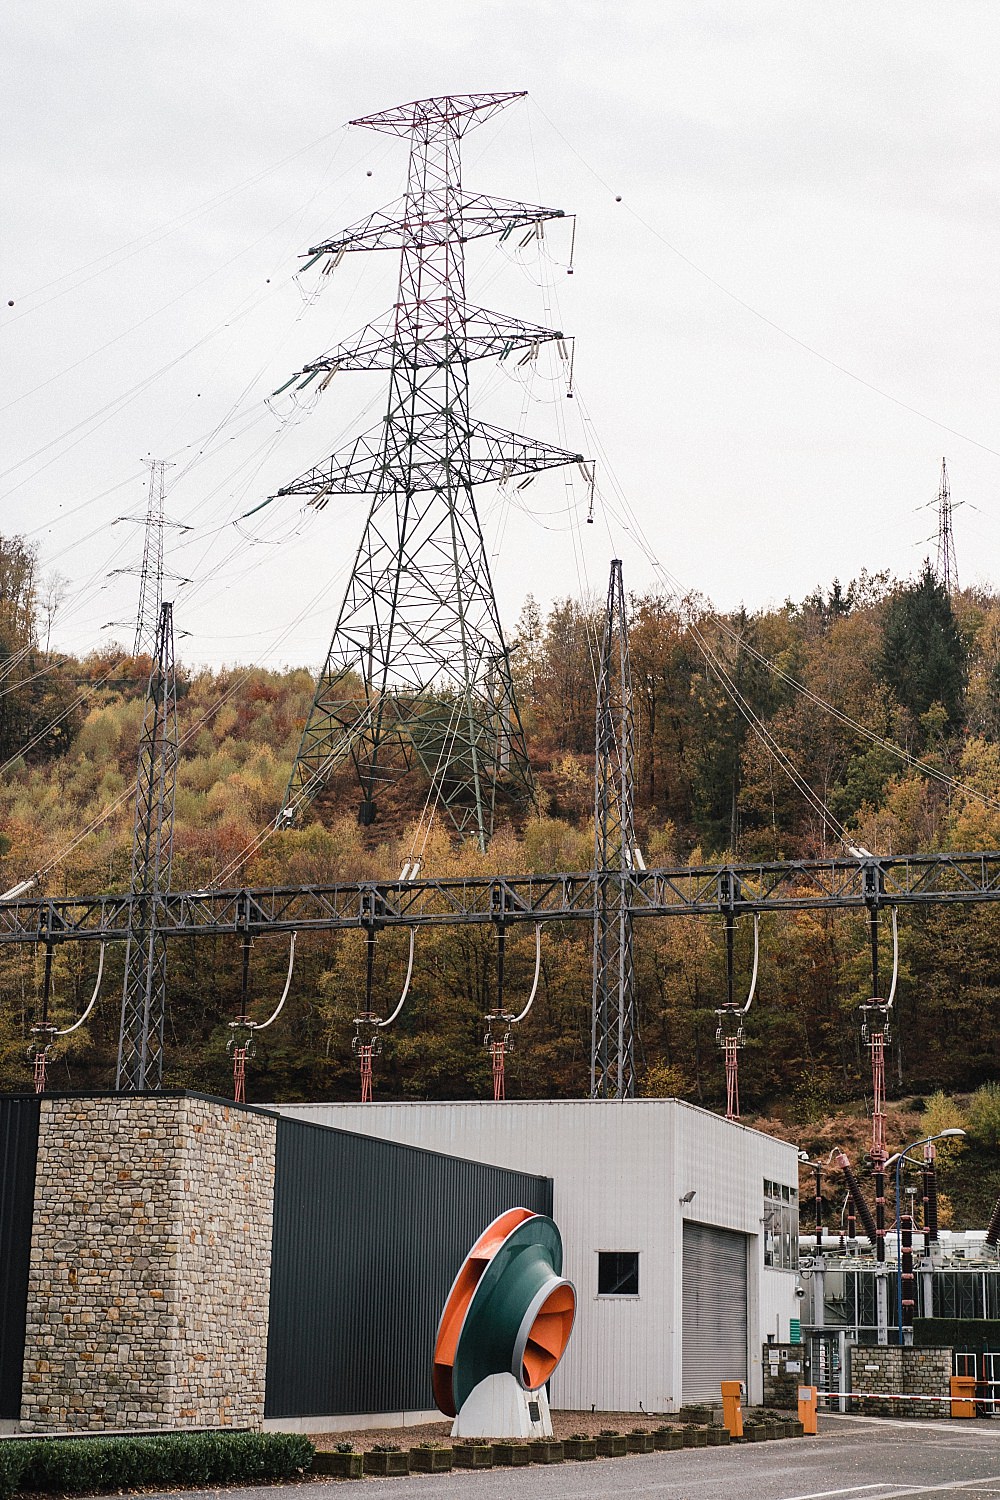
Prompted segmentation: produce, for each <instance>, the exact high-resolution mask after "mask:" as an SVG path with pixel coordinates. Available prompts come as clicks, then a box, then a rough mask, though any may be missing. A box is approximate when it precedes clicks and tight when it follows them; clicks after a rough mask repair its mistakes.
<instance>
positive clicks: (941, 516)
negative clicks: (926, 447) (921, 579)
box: [927, 458, 964, 594]
mask: <svg viewBox="0 0 1000 1500" xmlns="http://www.w3.org/2000/svg"><path fill="white" fill-rule="evenodd" d="M963 503H964V502H963V501H961V500H959V501H957V502H956V501H954V500H952V498H951V483H950V481H949V479H948V462H947V460H946V459H944V458H942V460H941V479H940V481H939V483H938V492H937V495H936V496H935V498H934V499H933V500H932V501H931V502H930V504H929V505H928V507H927V508H928V509H931V508H933V509H934V510H936V511H937V530H936V531H935V532H934V533H933V534H932V535H931V536H929V537H928V538H927V540H928V541H931V542H934V543H935V544H936V547H937V555H936V557H935V560H934V577H935V578H936V579H937V581H938V583H939V584H940V585H941V587H942V588H943V589H944V591H945V593H947V594H954V593H955V592H957V590H958V562H957V559H956V557H955V531H954V527H953V525H952V516H953V514H954V512H955V511H956V510H957V509H958V506H959V505H961V504H963Z"/></svg>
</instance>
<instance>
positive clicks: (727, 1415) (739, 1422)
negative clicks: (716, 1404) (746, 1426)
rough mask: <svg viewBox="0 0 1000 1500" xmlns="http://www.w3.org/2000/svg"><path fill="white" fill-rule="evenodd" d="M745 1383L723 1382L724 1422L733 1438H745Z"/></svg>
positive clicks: (738, 1381)
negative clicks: (743, 1403)
mask: <svg viewBox="0 0 1000 1500" xmlns="http://www.w3.org/2000/svg"><path fill="white" fill-rule="evenodd" d="M742 1402H743V1382H742V1380H724V1381H723V1382H722V1420H723V1423H724V1424H725V1426H726V1427H728V1428H729V1436H730V1437H731V1438H741V1437H742V1436H743V1405H742Z"/></svg>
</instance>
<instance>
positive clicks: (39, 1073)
mask: <svg viewBox="0 0 1000 1500" xmlns="http://www.w3.org/2000/svg"><path fill="white" fill-rule="evenodd" d="M48 1052H49V1049H48V1048H47V1047H43V1048H42V1050H41V1051H40V1052H36V1053H35V1061H34V1067H33V1070H32V1071H33V1074H34V1080H35V1093H36V1094H44V1093H45V1082H46V1079H45V1069H46V1066H47V1063H48Z"/></svg>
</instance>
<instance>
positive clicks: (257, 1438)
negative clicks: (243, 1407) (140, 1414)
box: [0, 1432, 315, 1500]
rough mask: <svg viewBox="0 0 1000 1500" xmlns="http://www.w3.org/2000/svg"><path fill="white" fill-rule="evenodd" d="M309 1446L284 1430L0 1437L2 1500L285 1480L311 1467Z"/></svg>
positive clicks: (305, 1439)
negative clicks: (23, 1494) (21, 1492)
mask: <svg viewBox="0 0 1000 1500" xmlns="http://www.w3.org/2000/svg"><path fill="white" fill-rule="evenodd" d="M11 1450H16V1451H11ZM314 1452H315V1449H314V1448H313V1445H312V1443H311V1442H310V1441H309V1439H308V1438H306V1437H302V1436H301V1435H299V1434H297V1433H288V1432H187V1433H183V1432H178V1433H164V1434H163V1435H154V1436H149V1437H80V1438H39V1439H37V1440H34V1439H32V1440H29V1439H21V1440H19V1441H18V1442H14V1443H10V1442H7V1443H3V1442H0V1500H3V1497H6V1496H9V1495H11V1494H14V1493H15V1492H16V1491H17V1490H27V1491H31V1492H34V1493H37V1494H52V1493H61V1494H79V1493H80V1492H87V1491H96V1490H109V1489H148V1488H163V1487H165V1486H167V1485H177V1486H186V1485H198V1484H211V1485H224V1484H245V1483H253V1482H256V1481H259V1480H270V1479H290V1478H291V1477H292V1476H293V1475H295V1474H299V1473H302V1471H303V1470H305V1469H308V1468H309V1467H310V1465H311V1464H312V1460H313V1454H314Z"/></svg>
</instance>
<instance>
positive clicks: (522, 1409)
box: [451, 1375, 552, 1438]
mask: <svg viewBox="0 0 1000 1500" xmlns="http://www.w3.org/2000/svg"><path fill="white" fill-rule="evenodd" d="M451 1435H452V1437H456V1438H459V1437H461V1438H471V1437H504V1438H538V1437H551V1436H552V1418H551V1416H550V1415H549V1399H548V1397H547V1396H546V1394H545V1387H544V1386H542V1388H541V1390H539V1391H522V1389H521V1387H520V1386H519V1385H518V1383H517V1381H516V1380H515V1379H514V1377H513V1375H488V1376H487V1377H486V1379H485V1380H481V1381H480V1382H479V1384H478V1385H477V1386H475V1387H474V1388H473V1390H472V1391H471V1392H470V1394H469V1397H468V1400H467V1401H466V1402H465V1404H464V1406H463V1407H462V1409H461V1411H460V1412H459V1414H458V1416H457V1417H456V1418H455V1424H454V1426H453V1427H452V1429H451Z"/></svg>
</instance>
